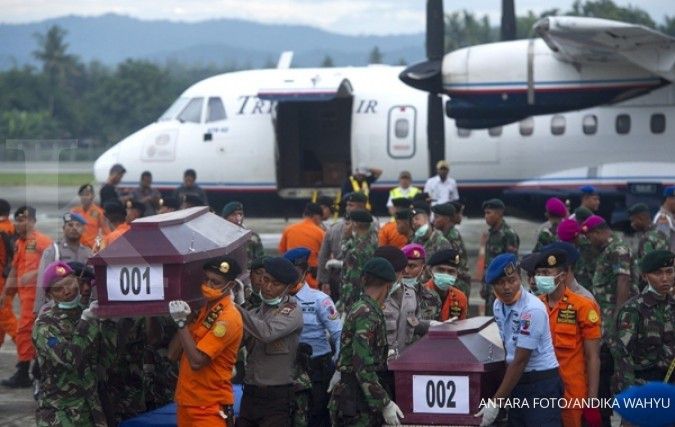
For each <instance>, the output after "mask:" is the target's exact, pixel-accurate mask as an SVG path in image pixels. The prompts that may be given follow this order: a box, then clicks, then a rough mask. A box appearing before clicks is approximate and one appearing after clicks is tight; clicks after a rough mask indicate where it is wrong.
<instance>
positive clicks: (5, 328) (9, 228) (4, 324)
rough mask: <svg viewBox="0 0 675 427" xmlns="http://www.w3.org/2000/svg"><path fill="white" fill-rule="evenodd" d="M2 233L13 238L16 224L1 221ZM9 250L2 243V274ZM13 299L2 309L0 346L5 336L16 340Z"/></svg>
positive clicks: (2, 282)
mask: <svg viewBox="0 0 675 427" xmlns="http://www.w3.org/2000/svg"><path fill="white" fill-rule="evenodd" d="M0 232H2V233H5V234H7V235H8V236H9V237H12V236H13V235H14V224H12V222H11V221H10V220H9V219H4V220H2V221H0ZM8 249H10V248H7V247H5V244H3V242H0V272H4V271H5V267H6V264H5V261H6V260H7V250H8ZM4 287H5V277H4V275H3V274H0V292H2V288H4ZM13 299H14V293H12V294H11V295H7V298H5V304H4V305H3V306H1V307H0V345H2V343H3V342H4V341H5V334H7V335H9V336H10V337H11V338H12V339H13V340H15V339H16V328H17V322H16V316H14V312H13V311H12V300H13Z"/></svg>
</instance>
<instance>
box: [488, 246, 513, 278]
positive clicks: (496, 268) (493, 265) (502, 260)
mask: <svg viewBox="0 0 675 427" xmlns="http://www.w3.org/2000/svg"><path fill="white" fill-rule="evenodd" d="M517 264H518V257H517V256H516V255H515V254H512V253H504V254H500V255H497V256H496V257H495V258H494V259H493V260H492V261H490V265H488V268H487V270H486V271H485V283H487V284H488V285H491V284H493V283H494V282H495V281H496V280H497V279H499V278H500V277H503V276H510V275H512V274H514V273H515V272H517V271H518V270H517V269H516V266H517Z"/></svg>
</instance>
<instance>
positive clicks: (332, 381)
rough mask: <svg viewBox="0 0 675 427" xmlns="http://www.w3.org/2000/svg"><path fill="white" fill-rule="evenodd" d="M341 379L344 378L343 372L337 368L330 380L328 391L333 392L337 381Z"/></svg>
mask: <svg viewBox="0 0 675 427" xmlns="http://www.w3.org/2000/svg"><path fill="white" fill-rule="evenodd" d="M341 379H342V374H340V371H338V370H337V369H336V370H335V373H334V374H333V376H332V377H331V378H330V382H329V383H328V390H326V391H328V393H330V392H332V391H333V389H334V388H335V386H336V385H337V383H339V382H340V380H341Z"/></svg>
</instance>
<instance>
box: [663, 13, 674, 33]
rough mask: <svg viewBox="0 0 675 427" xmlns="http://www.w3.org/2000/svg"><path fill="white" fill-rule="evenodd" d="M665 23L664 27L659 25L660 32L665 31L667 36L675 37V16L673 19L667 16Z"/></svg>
mask: <svg viewBox="0 0 675 427" xmlns="http://www.w3.org/2000/svg"><path fill="white" fill-rule="evenodd" d="M664 21H665V22H664V23H663V25H659V31H663V32H664V33H666V34H668V35H670V36H673V37H675V16H673V17H672V18H671V17H670V16H665V17H664Z"/></svg>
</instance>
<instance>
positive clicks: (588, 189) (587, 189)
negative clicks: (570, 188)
mask: <svg viewBox="0 0 675 427" xmlns="http://www.w3.org/2000/svg"><path fill="white" fill-rule="evenodd" d="M579 191H581V194H582V195H584V196H592V195H595V194H598V192H597V191H596V189H595V187H593V186H592V185H584V186H583V187H581V188H579Z"/></svg>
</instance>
